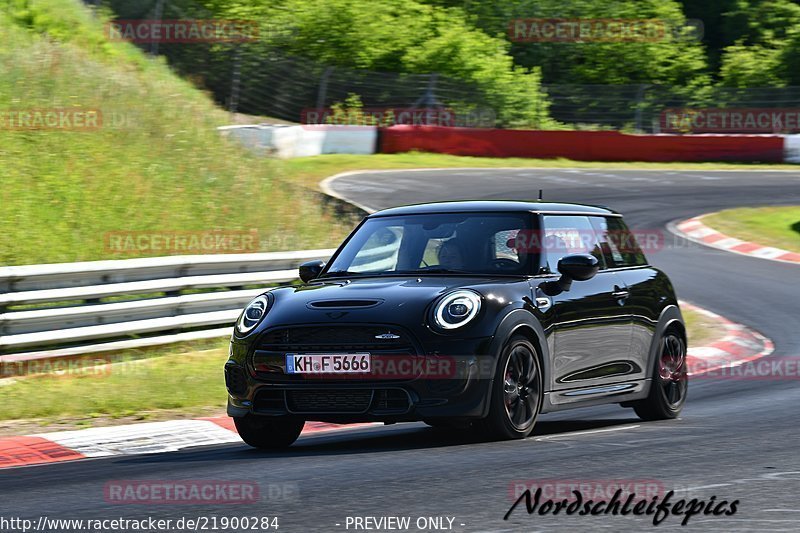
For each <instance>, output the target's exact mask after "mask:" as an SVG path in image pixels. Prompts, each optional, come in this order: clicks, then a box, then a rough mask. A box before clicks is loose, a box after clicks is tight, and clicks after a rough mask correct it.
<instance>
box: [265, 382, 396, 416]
mask: <svg viewBox="0 0 800 533" xmlns="http://www.w3.org/2000/svg"><path fill="white" fill-rule="evenodd" d="M409 402H410V400H409V396H408V394H407V393H406V392H405V391H403V390H401V389H392V388H387V389H289V390H276V389H264V390H261V391H259V393H258V394H257V395H256V398H255V402H254V406H253V407H254V410H255V411H256V412H261V413H264V414H280V413H286V412H290V413H296V414H323V415H324V414H362V413H367V412H369V413H372V414H375V415H387V414H403V413H406V412H408V410H409V409H410V407H411V405H410V403H409Z"/></svg>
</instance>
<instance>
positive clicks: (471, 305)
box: [433, 290, 481, 329]
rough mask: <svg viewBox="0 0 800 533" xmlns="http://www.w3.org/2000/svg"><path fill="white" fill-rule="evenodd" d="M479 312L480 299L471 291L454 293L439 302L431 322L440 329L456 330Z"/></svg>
mask: <svg viewBox="0 0 800 533" xmlns="http://www.w3.org/2000/svg"><path fill="white" fill-rule="evenodd" d="M480 310H481V297H480V296H479V295H478V294H477V293H474V292H472V291H464V290H461V291H455V292H451V293H450V294H448V295H446V296H445V297H444V298H442V299H441V300H439V303H438V304H436V307H435V308H434V310H433V321H434V323H435V324H436V326H438V327H439V328H441V329H456V328H460V327H461V326H463V325H465V324H467V323H468V322H469V321H470V320H472V319H473V318H475V317H476V316H477V315H478V311H480Z"/></svg>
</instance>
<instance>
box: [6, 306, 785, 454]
mask: <svg viewBox="0 0 800 533" xmlns="http://www.w3.org/2000/svg"><path fill="white" fill-rule="evenodd" d="M681 307H683V308H684V309H686V308H691V309H693V310H695V311H697V312H699V313H702V314H704V315H706V316H708V317H709V318H711V319H713V320H714V321H716V322H717V323H719V324H720V325H721V327H723V328H724V329H725V336H724V337H723V338H722V339H720V340H719V341H716V342H714V343H712V344H710V345H708V346H701V347H690V348H689V350H688V354H687V365H688V368H689V375H693V376H696V375H700V374H703V373H706V372H711V371H714V370H718V369H720V368H730V367H733V366H736V365H741V364H744V363H747V362H749V361H752V360H755V359H758V358H761V357H765V356H767V355H769V354H770V353H772V351H773V349H774V347H773V344H772V341H770V340H769V339H767V338H766V337H764V336H763V335H761V334H759V333H757V332H755V331H752V330H751V329H749V328H747V327H745V326H742V325H741V324H736V323H734V322H731V321H730V320H728V319H726V318H724V317H721V316H719V315H717V314H715V313H712V312H711V311H707V310H705V309H701V308H698V307H695V306H693V305H691V304H688V303H686V302H681ZM690 342H691V339H690ZM375 425H379V424H374V423H371V424H348V425H339V424H328V423H324V422H306V425H305V429H304V430H303V435H310V434H315V433H323V432H331V431H340V430H347V429H356V428H363V427H366V426H375ZM237 442H241V439H240V438H239V435H238V434H237V433H236V428H235V427H234V425H233V420H232V419H230V418H228V417H226V416H223V417H214V418H200V419H195V420H172V421H166V422H146V423H141V424H129V425H123V426H110V427H99V428H90V429H79V430H74V431H58V432H53V433H41V434H37V435H24V436H19V437H5V438H2V437H0V468H8V467H16V466H29V465H36V464H44V463H55V462H62V461H74V460H77V459H91V458H97V457H111V456H120V455H137V454H145V453H164V452H174V451H178V450H182V449H185V448H192V447H197V446H213V445H217V444H231V443H237Z"/></svg>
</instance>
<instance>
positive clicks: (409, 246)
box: [324, 213, 539, 277]
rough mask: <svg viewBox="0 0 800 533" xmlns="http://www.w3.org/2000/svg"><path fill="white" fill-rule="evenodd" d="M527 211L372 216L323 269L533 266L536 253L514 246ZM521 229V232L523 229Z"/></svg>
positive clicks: (363, 271) (479, 270)
mask: <svg viewBox="0 0 800 533" xmlns="http://www.w3.org/2000/svg"><path fill="white" fill-rule="evenodd" d="M534 218H535V217H533V216H532V215H531V214H529V213H508V214H506V213H497V214H493V213H440V214H420V215H405V216H392V217H376V218H371V219H368V220H367V221H366V222H365V223H364V224H363V225H362V226H361V227H360V228H359V229H358V231H356V233H355V234H354V235H353V236H352V238H351V239H350V240H349V241H348V242H347V244H346V245H345V246H344V248H343V249H342V250H341V252H340V253H339V254H338V255H337V256H336V258H335V259H334V261H333V262H332V263H331V265H330V266H329V267H328V269H327V271H326V272H325V274H324V276H325V277H336V276H349V275H382V274H386V275H404V274H409V275H415V274H479V275H487V274H489V275H492V274H501V275H519V274H527V273H529V272H530V270H531V269H530V265H531V264H538V260H539V259H538V257H533V254H531V253H528V251H527V250H526V249H525V247H522V246H519V247H517V246H516V243H517V235H524V234H527V233H529V232H530V231H531V230H533V229H534V228H532V227H531V224H532V223H533V220H534ZM521 232H522V233H521Z"/></svg>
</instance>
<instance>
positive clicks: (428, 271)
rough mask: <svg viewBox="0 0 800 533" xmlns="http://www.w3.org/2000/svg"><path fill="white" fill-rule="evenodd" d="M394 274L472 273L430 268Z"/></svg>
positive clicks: (454, 269) (453, 269)
mask: <svg viewBox="0 0 800 533" xmlns="http://www.w3.org/2000/svg"><path fill="white" fill-rule="evenodd" d="M394 273H395V274H403V275H406V274H413V275H417V274H472V272H467V271H466V270H459V269H457V268H444V267H430V268H420V269H416V270H397V271H395V272H394Z"/></svg>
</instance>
